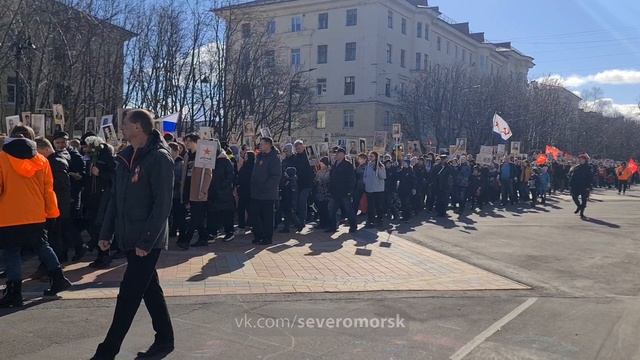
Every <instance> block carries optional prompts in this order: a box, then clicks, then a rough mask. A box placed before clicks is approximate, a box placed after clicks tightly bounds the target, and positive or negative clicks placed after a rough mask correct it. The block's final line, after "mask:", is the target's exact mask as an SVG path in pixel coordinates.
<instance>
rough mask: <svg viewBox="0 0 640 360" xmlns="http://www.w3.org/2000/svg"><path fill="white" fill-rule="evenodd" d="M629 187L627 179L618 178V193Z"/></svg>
mask: <svg viewBox="0 0 640 360" xmlns="http://www.w3.org/2000/svg"><path fill="white" fill-rule="evenodd" d="M628 187H629V181H627V180H618V194H620V193H623V194H626V193H627V188H628Z"/></svg>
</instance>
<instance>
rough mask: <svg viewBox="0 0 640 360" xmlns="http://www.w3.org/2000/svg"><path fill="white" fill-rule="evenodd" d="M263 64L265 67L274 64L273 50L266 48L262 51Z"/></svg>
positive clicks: (274, 52)
mask: <svg viewBox="0 0 640 360" xmlns="http://www.w3.org/2000/svg"><path fill="white" fill-rule="evenodd" d="M264 64H265V66H267V67H274V66H276V51H275V50H267V51H265V52H264Z"/></svg>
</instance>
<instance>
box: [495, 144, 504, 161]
mask: <svg viewBox="0 0 640 360" xmlns="http://www.w3.org/2000/svg"><path fill="white" fill-rule="evenodd" d="M506 153H507V147H506V146H505V145H504V144H498V147H497V148H496V155H497V156H498V158H501V157H503V156H504V155H505V154H506Z"/></svg>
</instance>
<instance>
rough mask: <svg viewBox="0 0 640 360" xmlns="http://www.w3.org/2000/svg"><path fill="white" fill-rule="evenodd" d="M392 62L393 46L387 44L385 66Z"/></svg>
mask: <svg viewBox="0 0 640 360" xmlns="http://www.w3.org/2000/svg"><path fill="white" fill-rule="evenodd" d="M392 62H393V45H391V44H387V64H391V63H392Z"/></svg>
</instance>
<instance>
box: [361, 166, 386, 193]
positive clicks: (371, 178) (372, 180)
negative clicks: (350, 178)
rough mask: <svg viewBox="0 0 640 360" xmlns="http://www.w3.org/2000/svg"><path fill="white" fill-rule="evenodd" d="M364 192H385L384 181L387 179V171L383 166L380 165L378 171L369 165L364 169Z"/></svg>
mask: <svg viewBox="0 0 640 360" xmlns="http://www.w3.org/2000/svg"><path fill="white" fill-rule="evenodd" d="M362 178H363V180H364V191H366V192H368V193H374V192H384V180H385V179H386V178H387V170H386V169H385V168H384V166H382V165H378V170H377V171H376V169H375V168H374V167H373V166H371V165H367V167H366V168H365V169H364V175H363V177H362Z"/></svg>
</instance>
